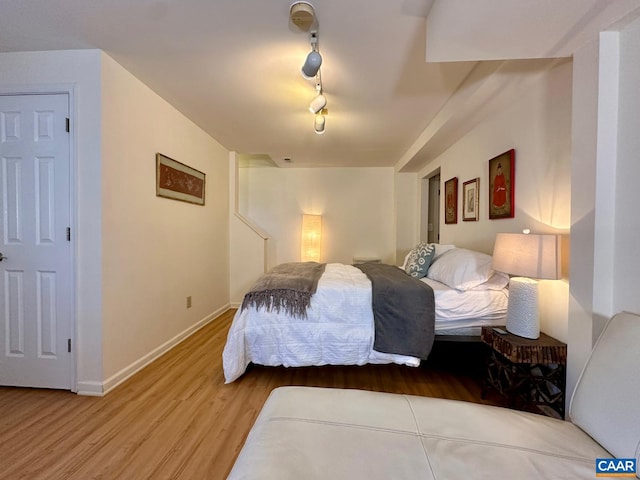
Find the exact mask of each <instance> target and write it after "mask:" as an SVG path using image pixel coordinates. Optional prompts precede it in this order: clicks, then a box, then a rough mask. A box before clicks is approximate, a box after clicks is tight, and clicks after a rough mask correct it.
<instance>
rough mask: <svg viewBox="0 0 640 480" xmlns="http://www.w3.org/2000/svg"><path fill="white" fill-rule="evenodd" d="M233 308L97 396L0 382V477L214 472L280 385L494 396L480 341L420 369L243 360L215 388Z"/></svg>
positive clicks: (223, 471) (220, 473) (199, 475)
mask: <svg viewBox="0 0 640 480" xmlns="http://www.w3.org/2000/svg"><path fill="white" fill-rule="evenodd" d="M234 313H235V311H234V310H230V311H228V312H226V313H224V314H223V315H221V316H220V317H218V318H217V319H216V320H214V321H213V322H211V323H210V324H209V325H207V326H206V327H204V328H203V329H201V330H200V331H199V332H197V333H196V334H194V335H193V336H192V337H190V338H189V339H187V340H186V341H184V342H183V343H182V344H180V345H178V346H177V347H176V348H174V349H173V350H172V351H170V352H169V353H167V354H166V355H164V356H163V357H162V358H160V359H158V360H157V361H155V362H154V363H153V364H151V365H149V366H148V367H147V368H145V369H144V370H143V371H142V372H140V373H138V374H137V375H135V376H134V377H133V378H131V379H129V380H128V381H127V382H125V383H123V384H122V385H120V386H119V387H118V388H117V389H115V390H114V391H112V392H111V393H109V394H108V395H106V396H105V397H103V398H93V397H81V396H78V395H75V394H73V393H70V392H64V391H55V390H38V389H26V388H8V387H0V427H1V428H0V478H1V479H11V480H14V479H30V480H36V479H47V480H56V479H78V480H80V479H82V480H86V479H105V480H110V479H135V480H139V479H160V478H162V479H165V478H171V479H190V480H192V479H198V480H200V479H224V478H226V476H227V474H228V473H229V471H230V470H231V467H232V465H233V462H234V460H235V458H236V456H237V454H238V452H239V451H240V448H241V447H242V444H243V442H244V439H245V437H246V435H247V433H248V431H249V429H250V428H251V426H252V425H253V422H254V420H255V418H256V416H257V414H258V412H259V411H260V409H261V408H262V405H263V403H264V401H265V400H266V398H267V396H268V395H269V393H270V392H271V390H273V389H274V388H276V387H278V386H281V385H311V386H323V387H341V388H359V389H365V390H377V391H384V392H397V393H406V394H412V395H424V396H432V397H442V398H454V399H459V400H467V401H472V402H480V403H488V404H500V402H501V400H500V399H499V398H497V397H491V396H490V397H489V398H488V399H487V400H481V399H480V389H481V381H480V379H481V376H482V364H481V361H482V360H481V358H480V357H481V355H480V354H479V352H480V350H479V348H481V347H482V345H480V344H476V345H471V346H469V345H463V344H457V345H455V344H453V345H451V344H447V345H445V343H447V342H443V343H442V344H437V345H436V347H435V349H434V353H433V355H432V358H430V359H429V360H428V361H427V362H424V364H423V366H421V367H420V368H410V367H403V366H397V365H367V366H363V367H357V366H351V367H344V366H327V367H310V368H283V367H277V368H269V367H259V366H253V367H252V368H250V370H249V371H248V372H247V373H245V375H243V376H242V377H241V378H240V379H239V380H237V381H236V382H234V383H232V384H230V385H224V377H223V373H222V359H221V357H222V349H223V348H224V343H225V341H226V335H227V331H228V329H229V325H230V324H231V319H232V318H233V314H234ZM451 349H458V351H455V352H451V351H449V350H451Z"/></svg>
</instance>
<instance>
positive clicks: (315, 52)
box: [289, 2, 327, 135]
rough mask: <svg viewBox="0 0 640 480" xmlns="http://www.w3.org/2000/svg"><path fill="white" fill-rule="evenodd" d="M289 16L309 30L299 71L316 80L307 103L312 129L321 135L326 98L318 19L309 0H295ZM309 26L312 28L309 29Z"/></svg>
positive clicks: (293, 21) (303, 28)
mask: <svg viewBox="0 0 640 480" xmlns="http://www.w3.org/2000/svg"><path fill="white" fill-rule="evenodd" d="M289 18H290V19H291V22H292V23H293V24H294V25H296V26H297V27H298V28H299V29H300V30H303V31H305V32H307V31H309V43H310V44H311V51H310V52H309V53H308V54H307V58H306V59H305V61H304V64H303V65H302V68H301V71H302V76H303V77H304V78H306V79H307V80H315V82H316V96H315V97H314V98H313V99H312V100H311V103H310V104H309V111H310V112H311V113H312V114H313V115H314V122H313V129H314V131H315V132H316V133H317V134H319V135H322V134H323V133H324V128H325V123H326V118H325V115H326V114H327V99H326V97H325V96H324V89H323V88H322V74H321V71H320V67H321V66H322V55H320V50H319V47H318V20H317V18H316V14H315V9H314V8H313V5H311V4H310V3H309V2H295V3H294V4H292V5H291V8H290V11H289ZM311 27H314V28H313V29H311Z"/></svg>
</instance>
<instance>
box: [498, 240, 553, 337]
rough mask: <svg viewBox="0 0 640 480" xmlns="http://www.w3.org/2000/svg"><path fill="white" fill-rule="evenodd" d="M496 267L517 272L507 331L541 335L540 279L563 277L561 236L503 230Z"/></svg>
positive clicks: (510, 286) (513, 284) (508, 311)
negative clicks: (539, 313)
mask: <svg viewBox="0 0 640 480" xmlns="http://www.w3.org/2000/svg"><path fill="white" fill-rule="evenodd" d="M493 269H494V270H496V271H498V272H504V273H508V274H510V275H516V276H515V277H512V278H511V280H510V281H509V305H508V307H507V323H506V328H507V331H508V332H510V333H513V334H514V335H518V336H520V337H525V338H538V337H540V318H539V317H538V282H537V279H547V280H557V279H559V278H560V273H561V272H560V237H559V236H558V235H531V234H525V233H499V234H498V235H496V243H495V246H494V248H493Z"/></svg>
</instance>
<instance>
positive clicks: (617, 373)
mask: <svg viewBox="0 0 640 480" xmlns="http://www.w3.org/2000/svg"><path fill="white" fill-rule="evenodd" d="M639 368H640V317H638V316H636V315H632V314H628V313H621V314H618V315H616V316H615V317H614V318H613V319H612V320H611V321H610V322H609V323H608V325H607V327H606V328H605V330H604V332H603V334H602V335H601V337H600V339H599V340H598V342H597V344H596V346H595V348H594V351H593V352H592V354H591V357H590V359H589V361H588V362H587V365H586V367H585V369H584V371H583V373H582V375H581V377H580V380H579V382H578V386H577V388H576V390H575V394H574V395H573V398H572V401H571V407H570V412H569V415H570V418H571V422H569V421H562V420H557V419H553V418H549V417H544V416H542V415H536V414H532V413H525V412H519V411H515V410H509V409H506V408H500V407H493V406H486V405H478V404H473V403H467V402H461V401H455V400H443V399H437V398H426V397H416V396H407V395H398V394H388V393H376V392H367V391H360V390H343V389H325V388H311V387H282V388H278V389H275V390H274V391H273V392H272V393H271V395H270V397H269V398H268V400H267V402H266V403H265V405H264V407H263V409H262V411H261V413H260V415H259V416H258V419H257V420H256V423H255V425H254V426H253V428H252V430H251V432H250V433H249V436H248V437H247V440H246V442H245V445H244V447H243V449H242V451H241V452H240V454H239V456H238V458H237V460H236V463H235V465H234V467H233V470H232V471H231V473H230V475H229V477H228V478H229V479H234V480H235V479H260V480H267V479H278V480H288V479H295V480H301V479H316V478H318V479H319V478H323V479H325V478H326V479H367V480H372V479H385V480H388V479H437V480H443V479H447V480H452V479H465V480H466V479H491V480H494V479H516V480H525V479H535V480H541V479H551V478H553V479H580V478H585V479H593V478H595V473H596V471H595V464H596V458H609V457H618V458H634V457H635V458H636V459H638V458H639V457H640V379H639V374H638V369H639ZM638 462H639V463H640V461H638Z"/></svg>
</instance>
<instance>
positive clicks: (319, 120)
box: [313, 114, 325, 135]
mask: <svg viewBox="0 0 640 480" xmlns="http://www.w3.org/2000/svg"><path fill="white" fill-rule="evenodd" d="M324 124H325V118H324V115H320V114H316V118H315V120H314V122H313V129H314V130H315V131H316V133H317V134H318V135H322V134H323V133H324Z"/></svg>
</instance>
